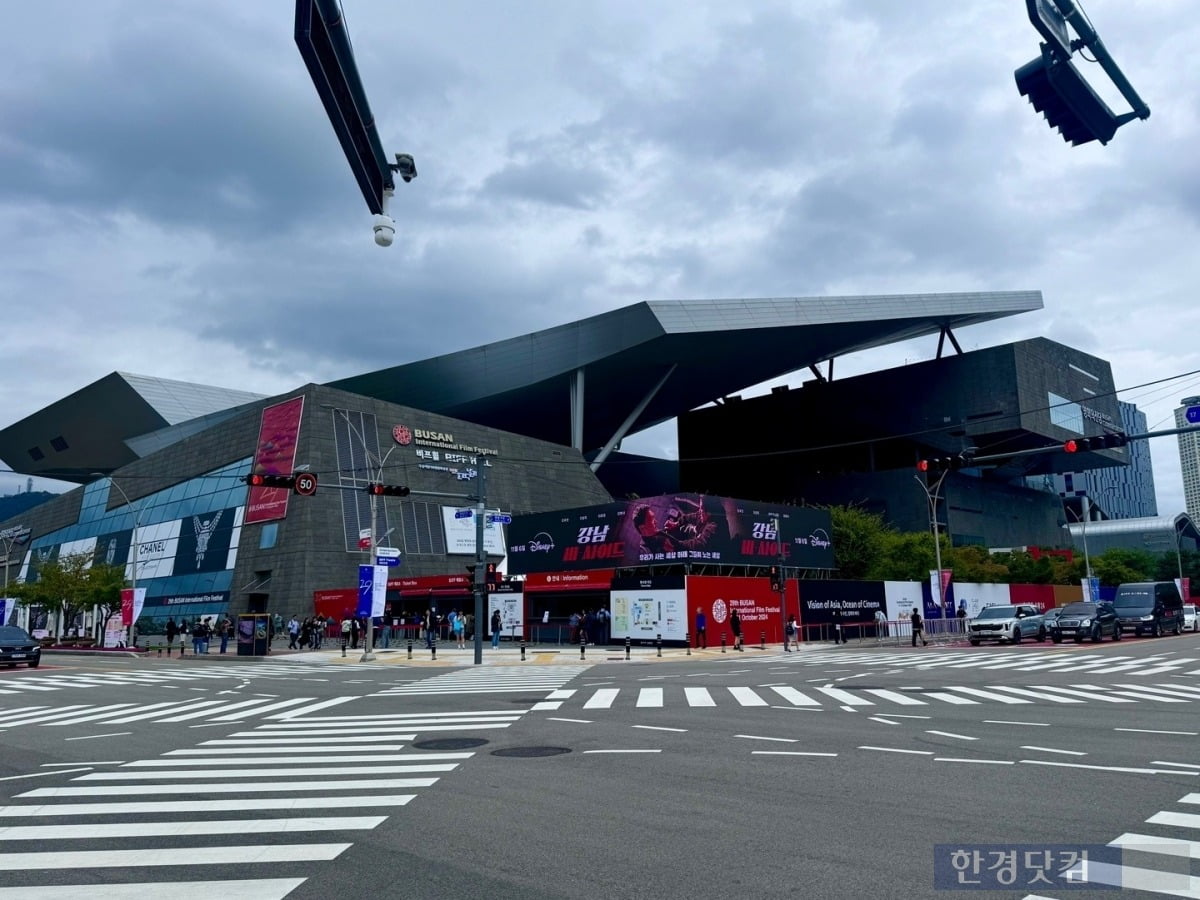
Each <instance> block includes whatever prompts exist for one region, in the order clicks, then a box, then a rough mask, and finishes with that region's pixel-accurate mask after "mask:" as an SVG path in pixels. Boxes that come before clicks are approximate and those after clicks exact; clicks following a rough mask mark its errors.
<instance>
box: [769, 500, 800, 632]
mask: <svg viewBox="0 0 1200 900" xmlns="http://www.w3.org/2000/svg"><path fill="white" fill-rule="evenodd" d="M772 525H773V526H774V528H775V546H776V549H778V551H779V628H780V630H781V631H782V632H783V648H784V649H785V650H787V649H789V648H788V635H787V578H786V577H785V576H784V574H783V566H784V563H785V562H786V557H785V556H784V555H783V535H782V534H780V532H779V516H778V515H776V516H774V517H773V518H772ZM799 648H800V636H799V635H797V636H796V649H799Z"/></svg>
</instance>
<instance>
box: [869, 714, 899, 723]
mask: <svg viewBox="0 0 1200 900" xmlns="http://www.w3.org/2000/svg"><path fill="white" fill-rule="evenodd" d="M871 721H872V722H878V723H879V724H880V725H899V724H900V723H899V722H893V721H892V720H891V719H885V718H884V717H883V716H871Z"/></svg>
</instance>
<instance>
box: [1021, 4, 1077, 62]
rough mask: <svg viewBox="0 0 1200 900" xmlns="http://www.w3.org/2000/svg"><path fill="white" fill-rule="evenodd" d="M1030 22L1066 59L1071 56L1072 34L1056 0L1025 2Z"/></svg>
mask: <svg viewBox="0 0 1200 900" xmlns="http://www.w3.org/2000/svg"><path fill="white" fill-rule="evenodd" d="M1025 6H1026V8H1027V10H1028V12H1029V21H1030V22H1032V23H1033V27H1034V28H1036V29H1037V30H1038V31H1039V32H1041V35H1042V37H1044V38H1045V39H1046V40H1047V41H1049V42H1050V43H1051V44H1052V45H1053V46H1054V48H1055V49H1056V50H1058V51H1059V52H1060V53H1062V55H1063V58H1064V59H1066V58H1068V57H1069V56H1070V55H1071V33H1070V32H1069V31H1068V30H1067V19H1066V16H1064V15H1063V14H1062V10H1060V9H1059V8H1058V4H1056V3H1055V2H1054V0H1025Z"/></svg>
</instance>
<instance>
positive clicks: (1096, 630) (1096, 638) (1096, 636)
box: [1092, 625, 1100, 644]
mask: <svg viewBox="0 0 1200 900" xmlns="http://www.w3.org/2000/svg"><path fill="white" fill-rule="evenodd" d="M1092 643H1093V644H1098V643H1100V626H1099V625H1093V626H1092Z"/></svg>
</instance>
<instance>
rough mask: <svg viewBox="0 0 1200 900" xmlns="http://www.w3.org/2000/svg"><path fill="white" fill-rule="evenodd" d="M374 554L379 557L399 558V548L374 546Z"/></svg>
mask: <svg viewBox="0 0 1200 900" xmlns="http://www.w3.org/2000/svg"><path fill="white" fill-rule="evenodd" d="M375 555H376V556H378V557H379V558H380V559H399V558H400V548H399V547H376V548H375Z"/></svg>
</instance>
